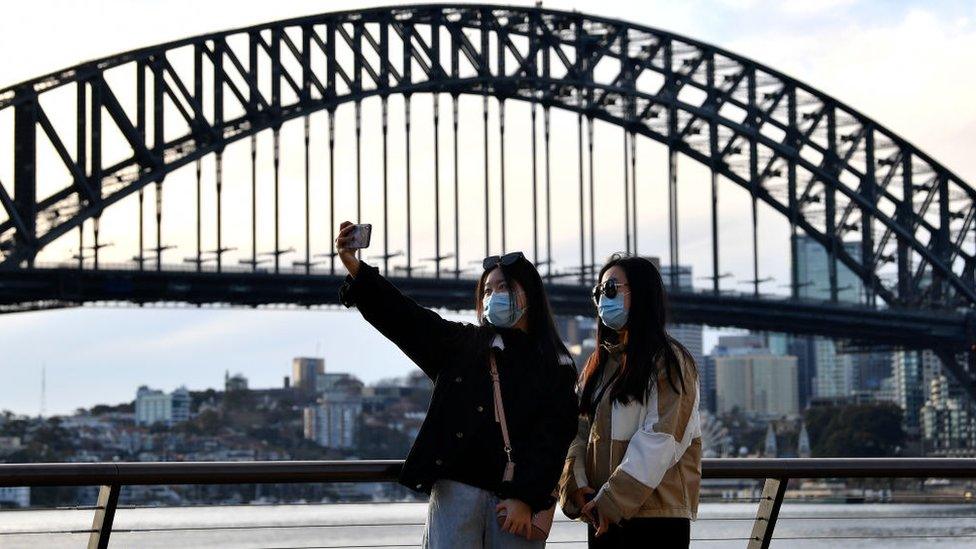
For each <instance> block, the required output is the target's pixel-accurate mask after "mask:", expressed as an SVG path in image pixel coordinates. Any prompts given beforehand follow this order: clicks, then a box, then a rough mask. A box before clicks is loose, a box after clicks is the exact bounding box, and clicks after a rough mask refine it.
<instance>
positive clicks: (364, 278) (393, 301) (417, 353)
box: [336, 221, 477, 379]
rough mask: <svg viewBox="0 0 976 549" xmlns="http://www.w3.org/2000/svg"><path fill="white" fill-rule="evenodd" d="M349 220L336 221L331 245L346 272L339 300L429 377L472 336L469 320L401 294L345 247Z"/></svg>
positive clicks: (434, 376)
mask: <svg viewBox="0 0 976 549" xmlns="http://www.w3.org/2000/svg"><path fill="white" fill-rule="evenodd" d="M352 226H353V225H352V223H350V222H348V221H346V222H343V223H342V225H341V229H340V231H339V236H338V237H337V238H336V248H337V250H338V253H339V258H340V259H341V260H342V264H343V265H344V266H345V267H346V270H347V271H348V272H349V275H348V276H346V281H345V283H344V284H343V285H342V287H341V288H340V289H339V301H340V303H342V304H343V305H345V306H346V307H353V306H355V307H356V308H358V309H359V312H360V313H361V314H362V315H363V318H365V319H366V321H367V322H369V323H370V324H372V325H373V326H374V327H375V328H376V329H377V330H379V331H380V333H382V334H383V335H384V336H386V337H387V339H389V340H390V341H392V342H393V343H394V344H396V346H397V347H399V348H400V350H402V351H403V352H404V353H405V354H406V355H407V356H408V357H410V359H411V360H413V361H414V363H416V364H417V366H419V367H420V369H421V370H423V371H424V373H426V374H427V376H428V377H430V378H431V379H434V378H436V377H437V374H438V373H439V372H440V370H441V368H442V367H443V365H444V362H445V360H447V359H449V358H450V357H452V356H454V351H455V350H456V349H458V348H460V346H461V344H462V342H463V341H465V340H467V339H469V338H473V337H476V332H477V328H476V327H475V326H473V325H471V324H465V323H462V322H453V321H449V320H445V319H443V318H441V316H440V315H438V314H437V313H435V312H434V311H431V310H430V309H427V308H425V307H421V306H420V305H418V304H417V302H415V301H414V300H412V299H410V298H409V297H407V296H405V295H403V294H402V293H400V290H398V289H397V288H396V287H395V286H394V285H393V284H391V283H390V281H389V280H387V279H386V278H384V277H383V276H382V275H380V273H379V270H378V269H377V268H376V267H373V266H371V265H369V264H367V263H365V262H363V261H360V260H359V259H358V258H357V257H356V253H355V252H356V250H354V249H351V248H347V247H346V246H347V245H348V243H349V242H350V241H351V237H350V233H351V230H352Z"/></svg>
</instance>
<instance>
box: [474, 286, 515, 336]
mask: <svg viewBox="0 0 976 549" xmlns="http://www.w3.org/2000/svg"><path fill="white" fill-rule="evenodd" d="M481 306H482V310H483V311H484V316H485V320H487V321H488V322H489V323H490V324H491V325H492V326H498V327H499V328H511V327H512V326H514V325H515V324H517V323H518V321H519V319H521V318H522V314H523V313H525V308H524V307H515V306H513V304H512V294H511V293H509V292H492V293H491V294H490V295H486V296H485V297H484V298H483V299H482V300H481Z"/></svg>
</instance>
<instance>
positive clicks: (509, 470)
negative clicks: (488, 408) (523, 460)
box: [488, 347, 515, 482]
mask: <svg viewBox="0 0 976 549" xmlns="http://www.w3.org/2000/svg"><path fill="white" fill-rule="evenodd" d="M488 366H489V368H490V371H491V385H492V388H493V390H494V393H495V421H497V422H498V424H499V426H500V427H501V429H502V442H504V443H505V457H506V458H507V460H508V462H507V463H506V464H505V473H504V474H503V475H502V482H504V481H509V480H512V478H514V476H515V462H514V461H512V441H511V440H510V439H509V438H508V423H507V422H506V421H505V405H504V404H503V403H502V386H501V383H499V381H498V365H497V364H496V363H495V350H494V348H491V347H489V348H488Z"/></svg>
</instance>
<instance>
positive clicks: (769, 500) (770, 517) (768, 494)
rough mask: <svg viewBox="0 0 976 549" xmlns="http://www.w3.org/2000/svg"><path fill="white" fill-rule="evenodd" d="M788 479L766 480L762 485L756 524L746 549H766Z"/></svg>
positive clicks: (771, 537) (753, 526) (771, 538)
mask: <svg viewBox="0 0 976 549" xmlns="http://www.w3.org/2000/svg"><path fill="white" fill-rule="evenodd" d="M789 483H790V479H788V478H767V479H766V482H765V484H763V491H762V497H761V498H760V500H759V509H758V510H757V512H756V522H754V523H753V524H752V536H750V537H749V545H748V546H747V547H748V549H768V548H769V543H770V542H771V541H772V540H773V530H774V529H775V528H776V519H777V518H778V517H779V507H780V505H782V504H783V495H785V494H786V486H787V485H788V484H789Z"/></svg>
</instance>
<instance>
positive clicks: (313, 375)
mask: <svg viewBox="0 0 976 549" xmlns="http://www.w3.org/2000/svg"><path fill="white" fill-rule="evenodd" d="M322 374H325V359H324V358H310V357H296V358H294V359H292V361H291V385H292V386H293V387H295V388H296V389H302V390H305V391H315V385H316V380H317V377H318V376H319V375H322Z"/></svg>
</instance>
